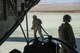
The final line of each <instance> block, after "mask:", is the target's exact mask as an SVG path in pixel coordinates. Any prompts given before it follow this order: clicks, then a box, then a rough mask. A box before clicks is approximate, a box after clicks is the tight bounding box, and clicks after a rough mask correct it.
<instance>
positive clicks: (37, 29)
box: [34, 26, 44, 38]
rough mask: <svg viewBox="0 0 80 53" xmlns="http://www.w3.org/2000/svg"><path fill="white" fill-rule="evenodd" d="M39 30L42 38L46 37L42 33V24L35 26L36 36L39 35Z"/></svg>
mask: <svg viewBox="0 0 80 53" xmlns="http://www.w3.org/2000/svg"><path fill="white" fill-rule="evenodd" d="M37 31H38V33H39V35H40V37H41V38H44V37H43V34H42V30H41V26H38V27H35V28H34V38H36V37H37Z"/></svg>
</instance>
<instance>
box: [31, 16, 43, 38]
mask: <svg viewBox="0 0 80 53" xmlns="http://www.w3.org/2000/svg"><path fill="white" fill-rule="evenodd" d="M41 24H42V21H41V20H40V19H38V18H37V16H36V15H33V21H32V27H31V29H32V30H34V38H36V37H37V31H38V33H39V35H40V37H41V38H42V39H43V35H42V30H41V28H42V27H41Z"/></svg>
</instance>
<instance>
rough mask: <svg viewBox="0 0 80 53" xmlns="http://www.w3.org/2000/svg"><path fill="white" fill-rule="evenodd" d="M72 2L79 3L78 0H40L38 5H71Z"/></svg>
mask: <svg viewBox="0 0 80 53" xmlns="http://www.w3.org/2000/svg"><path fill="white" fill-rule="evenodd" d="M72 2H80V0H41V1H40V4H53V3H72Z"/></svg>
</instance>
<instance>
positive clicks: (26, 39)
mask: <svg viewBox="0 0 80 53" xmlns="http://www.w3.org/2000/svg"><path fill="white" fill-rule="evenodd" d="M8 1H9V2H10V5H11V7H12V9H13V11H14V14H15V16H16V18H17V21H18V23H19V25H20V28H21V30H22V33H23V35H24V38H25V40H26V42H28V41H27V38H26V35H25V32H24V30H23V27H22V25H21V23H20V21H19V19H18V15H17V14H16V12H15V10H14V7H13V5H12V3H11V1H10V0H8Z"/></svg>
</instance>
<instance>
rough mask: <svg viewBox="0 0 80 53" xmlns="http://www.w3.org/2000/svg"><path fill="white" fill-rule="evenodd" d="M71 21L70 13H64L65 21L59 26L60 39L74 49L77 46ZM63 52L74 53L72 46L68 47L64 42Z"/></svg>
mask: <svg viewBox="0 0 80 53" xmlns="http://www.w3.org/2000/svg"><path fill="white" fill-rule="evenodd" d="M70 21H71V16H70V15H64V17H63V22H64V23H62V24H61V26H60V27H59V30H58V32H59V39H60V40H62V41H64V42H65V43H67V44H68V45H69V46H70V47H72V48H73V49H75V48H76V40H75V36H74V33H73V29H72V26H71V25H70V24H69V22H70ZM61 45H62V49H61V53H74V51H72V50H71V49H70V48H68V47H67V46H66V45H64V44H62V43H61Z"/></svg>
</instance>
